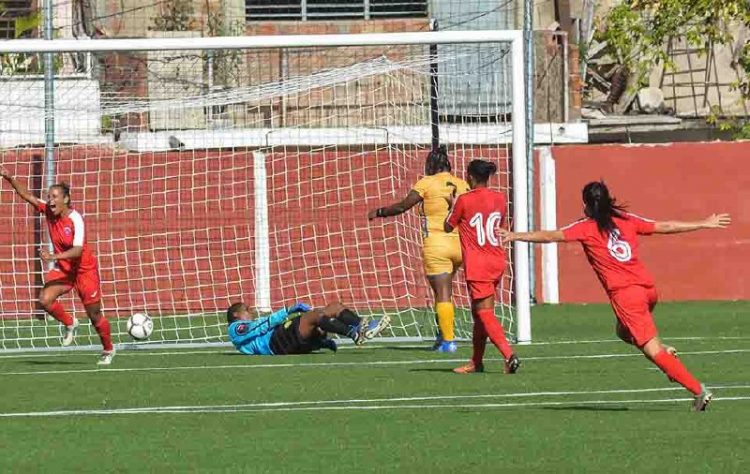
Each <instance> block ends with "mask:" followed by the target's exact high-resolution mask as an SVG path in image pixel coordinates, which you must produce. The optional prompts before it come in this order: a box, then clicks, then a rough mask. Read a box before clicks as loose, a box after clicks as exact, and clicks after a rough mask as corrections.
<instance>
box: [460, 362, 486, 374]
mask: <svg viewBox="0 0 750 474" xmlns="http://www.w3.org/2000/svg"><path fill="white" fill-rule="evenodd" d="M481 372H484V365H474V362H469V363H468V364H466V365H462V366H461V367H456V368H455V369H453V373H454V374H478V373H481Z"/></svg>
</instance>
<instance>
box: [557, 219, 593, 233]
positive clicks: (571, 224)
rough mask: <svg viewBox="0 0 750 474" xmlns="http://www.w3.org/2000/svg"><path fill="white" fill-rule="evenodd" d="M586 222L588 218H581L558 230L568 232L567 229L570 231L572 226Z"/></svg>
mask: <svg viewBox="0 0 750 474" xmlns="http://www.w3.org/2000/svg"><path fill="white" fill-rule="evenodd" d="M587 220H589V218H588V217H583V218H581V219H578V220H577V221H573V222H571V223H570V224H568V225H566V226H563V227H561V228H560V230H568V229H570V228H571V227H573V226H574V225H576V224H580V223H581V222H586V221H587Z"/></svg>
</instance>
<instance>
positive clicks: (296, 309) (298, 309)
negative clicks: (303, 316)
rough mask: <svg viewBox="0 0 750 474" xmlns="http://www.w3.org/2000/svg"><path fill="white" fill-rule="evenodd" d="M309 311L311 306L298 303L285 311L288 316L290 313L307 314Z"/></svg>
mask: <svg viewBox="0 0 750 474" xmlns="http://www.w3.org/2000/svg"><path fill="white" fill-rule="evenodd" d="M311 309H312V306H310V305H307V304H305V303H299V302H298V303H294V304H293V305H292V306H289V307H288V308H287V309H286V312H287V313H288V314H292V313H307V312H308V311H310V310H311Z"/></svg>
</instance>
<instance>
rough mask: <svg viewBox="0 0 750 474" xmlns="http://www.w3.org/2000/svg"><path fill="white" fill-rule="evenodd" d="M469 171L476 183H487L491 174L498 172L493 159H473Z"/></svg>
mask: <svg viewBox="0 0 750 474" xmlns="http://www.w3.org/2000/svg"><path fill="white" fill-rule="evenodd" d="M467 172H468V173H469V176H471V177H472V178H473V179H474V182H475V183H477V184H486V183H487V181H489V179H490V176H492V175H493V174H495V173H496V172H497V165H496V164H495V163H493V162H491V161H485V160H471V163H469V167H468V168H467Z"/></svg>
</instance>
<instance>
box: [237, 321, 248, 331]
mask: <svg viewBox="0 0 750 474" xmlns="http://www.w3.org/2000/svg"><path fill="white" fill-rule="evenodd" d="M247 328H248V325H247V324H245V323H242V324H238V325H237V329H235V331H236V332H237V334H245V333H246V332H247Z"/></svg>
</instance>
